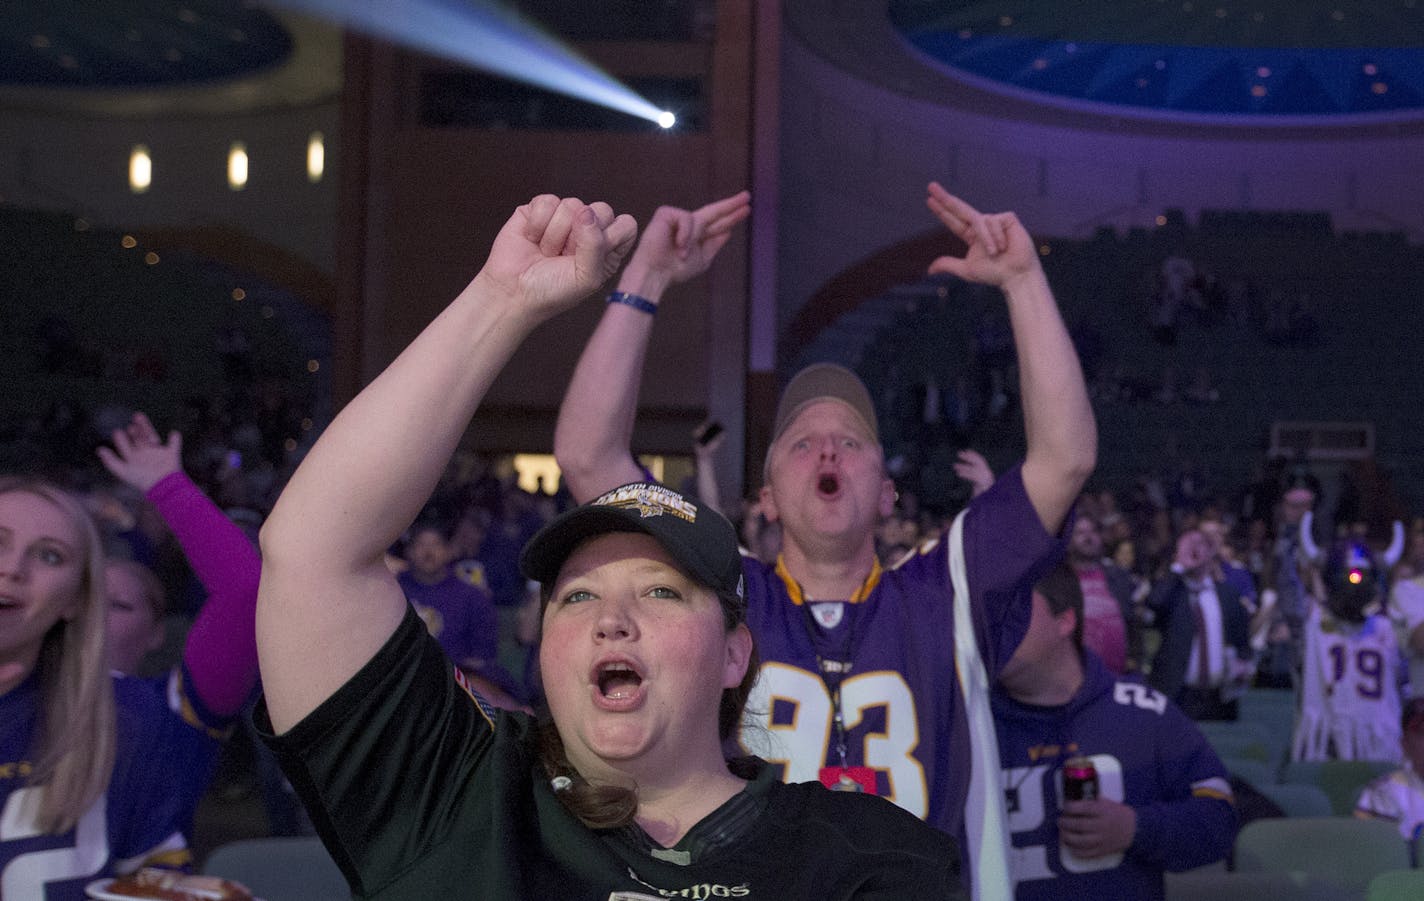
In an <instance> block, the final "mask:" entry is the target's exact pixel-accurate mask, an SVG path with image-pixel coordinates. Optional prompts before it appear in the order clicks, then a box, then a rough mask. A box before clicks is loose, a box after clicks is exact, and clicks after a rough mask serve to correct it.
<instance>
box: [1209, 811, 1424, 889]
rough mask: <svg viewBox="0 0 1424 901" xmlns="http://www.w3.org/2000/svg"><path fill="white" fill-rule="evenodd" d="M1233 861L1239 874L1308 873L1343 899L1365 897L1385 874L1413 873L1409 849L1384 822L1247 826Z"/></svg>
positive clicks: (1291, 821) (1292, 821) (1296, 820)
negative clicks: (1404, 870)
mask: <svg viewBox="0 0 1424 901" xmlns="http://www.w3.org/2000/svg"><path fill="white" fill-rule="evenodd" d="M1234 860H1235V867H1236V871H1237V872H1241V873H1304V874H1305V875H1306V876H1307V877H1309V879H1310V880H1311V881H1312V882H1316V883H1320V884H1323V885H1333V886H1334V887H1335V890H1336V891H1337V892H1338V893H1339V896H1341V897H1347V896H1348V897H1360V896H1362V895H1363V894H1364V892H1365V889H1366V887H1367V886H1368V885H1369V883H1370V880H1371V879H1373V878H1374V877H1376V876H1378V875H1379V874H1380V873H1383V872H1386V871H1388V870H1402V869H1408V868H1409V848H1408V846H1407V845H1406V844H1405V843H1404V841H1403V840H1401V839H1400V837H1399V832H1398V831H1397V827H1396V826H1395V825H1394V824H1393V823H1390V822H1386V821H1384V820H1359V819H1355V818H1354V817H1290V818H1286V819H1267V820H1255V821H1253V822H1250V823H1247V824H1246V825H1245V826H1244V827H1242V829H1241V832H1240V833H1238V834H1237V836H1236V850H1235V858H1234Z"/></svg>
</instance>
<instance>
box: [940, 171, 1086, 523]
mask: <svg viewBox="0 0 1424 901" xmlns="http://www.w3.org/2000/svg"><path fill="white" fill-rule="evenodd" d="M925 202H926V203H927V205H928V206H929V208H930V210H931V211H933V212H934V214H935V215H936V216H938V217H939V219H940V221H941V222H943V223H944V224H945V225H946V226H947V227H948V228H949V230H950V231H952V232H953V233H954V234H955V235H957V236H958V237H959V238H960V240H962V241H964V243H965V244H966V245H967V246H968V248H969V249H968V252H967V253H966V254H965V255H964V256H963V257H953V256H944V257H940V258H939V259H937V260H935V261H934V262H933V263H932V264H931V265H930V272H932V273H948V274H950V275H955V276H958V277H959V278H962V279H964V280H966V281H971V282H976V283H978V284H984V285H994V286H996V287H998V288H999V289H1000V290H1001V291H1003V292H1004V299H1005V300H1006V301H1007V302H1008V306H1009V322H1010V324H1011V325H1012V327H1013V332H1014V346H1015V348H1016V349H1017V351H1018V365H1019V386H1020V390H1021V392H1022V395H1023V410H1024V434H1025V438H1026V441H1027V445H1028V449H1027V452H1026V455H1025V457H1024V464H1023V481H1024V489H1025V490H1026V491H1027V492H1028V497H1029V500H1030V501H1031V502H1032V503H1033V507H1034V510H1035V511H1037V513H1038V518H1039V520H1040V521H1041V522H1042V523H1043V526H1044V528H1045V529H1047V530H1048V531H1049V532H1050V533H1052V532H1057V531H1058V528H1059V527H1060V526H1061V525H1062V524H1063V518H1064V517H1065V516H1066V515H1067V513H1068V510H1069V508H1070V507H1071V506H1072V504H1073V501H1074V499H1076V498H1077V497H1078V493H1079V492H1080V491H1081V490H1082V488H1083V483H1084V482H1086V481H1087V480H1088V476H1089V475H1091V474H1092V471H1093V466H1094V465H1095V464H1096V462H1097V454H1098V430H1097V424H1096V422H1095V420H1094V418H1093V407H1092V404H1091V403H1090V402H1089V401H1088V389H1087V386H1086V385H1085V384H1084V382H1083V370H1082V367H1081V366H1079V364H1078V354H1077V352H1076V351H1075V350H1074V349H1073V342H1072V340H1070V339H1069V337H1068V329H1067V328H1065V327H1064V325H1063V317H1062V316H1061V315H1059V312H1058V304H1057V303H1056V302H1055V301H1054V299H1053V292H1052V291H1051V290H1050V289H1049V287H1048V279H1047V278H1046V277H1045V276H1044V274H1043V266H1042V265H1041V264H1040V263H1039V259H1038V249H1037V248H1036V247H1035V246H1034V243H1033V239H1032V238H1031V237H1029V234H1028V232H1027V231H1025V230H1024V227H1023V225H1021V224H1020V223H1019V220H1018V217H1017V216H1015V215H1014V214H1013V213H981V212H979V211H978V210H976V209H974V208H973V207H972V206H970V205H969V204H967V203H965V202H964V201H963V200H961V199H959V198H958V197H955V196H954V195H952V194H950V193H949V192H948V191H946V190H945V189H944V188H942V187H940V185H939V183H937V182H931V183H930V186H929V196H928V197H927V198H926V201H925Z"/></svg>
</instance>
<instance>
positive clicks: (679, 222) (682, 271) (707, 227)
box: [618, 191, 752, 304]
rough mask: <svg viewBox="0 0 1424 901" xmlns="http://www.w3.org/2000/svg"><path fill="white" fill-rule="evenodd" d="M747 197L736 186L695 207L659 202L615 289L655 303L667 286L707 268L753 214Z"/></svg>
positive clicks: (693, 276) (691, 276)
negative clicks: (681, 206)
mask: <svg viewBox="0 0 1424 901" xmlns="http://www.w3.org/2000/svg"><path fill="white" fill-rule="evenodd" d="M751 197H752V195H751V193H750V192H748V191H740V192H738V193H736V194H733V195H731V196H730V197H724V198H722V199H721V200H714V201H712V202H711V203H709V204H707V205H706V206H701V207H698V208H697V209H695V210H684V209H679V208H677V207H673V206H661V207H658V209H657V211H656V212H655V213H653V218H652V219H651V220H649V222H648V224H647V226H646V227H645V228H644V229H643V237H642V238H641V239H640V240H639V241H638V247H637V249H636V250H634V251H633V256H632V257H631V258H630V259H629V260H628V266H627V268H626V269H625V270H624V272H623V275H622V277H621V278H619V280H618V290H619V291H628V292H631V293H633V294H637V295H638V296H639V297H644V298H647V299H648V300H650V301H651V302H653V303H655V304H656V303H658V302H659V301H660V300H661V299H662V295H663V292H664V291H666V290H667V288H668V287H669V286H671V285H677V284H681V283H683V282H686V281H690V280H692V279H694V278H696V277H697V276H699V275H701V274H702V273H704V272H706V271H707V267H709V266H711V265H712V260H713V259H715V258H716V256H717V254H718V253H719V252H720V251H721V250H722V248H723V247H724V246H726V244H727V239H728V238H730V237H731V236H732V229H733V228H735V227H736V225H737V224H738V223H740V222H741V221H742V220H743V219H746V218H747V217H748V216H749V215H751V211H752V207H751Z"/></svg>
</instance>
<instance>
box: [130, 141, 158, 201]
mask: <svg viewBox="0 0 1424 901" xmlns="http://www.w3.org/2000/svg"><path fill="white" fill-rule="evenodd" d="M151 184H153V157H151V156H149V155H148V148H147V147H145V146H144V145H142V144H139V145H138V146H137V147H135V148H134V149H133V152H131V153H130V154H129V190H130V191H133V192H134V193H135V194H142V193H143V192H144V191H147V190H148V186H149V185H151Z"/></svg>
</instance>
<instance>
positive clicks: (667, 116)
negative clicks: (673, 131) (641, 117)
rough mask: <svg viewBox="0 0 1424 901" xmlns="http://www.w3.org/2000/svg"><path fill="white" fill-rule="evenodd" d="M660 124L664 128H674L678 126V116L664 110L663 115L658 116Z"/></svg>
mask: <svg viewBox="0 0 1424 901" xmlns="http://www.w3.org/2000/svg"><path fill="white" fill-rule="evenodd" d="M658 124H659V125H661V126H662V127H663V128H672V127H673V126H674V125H676V124H677V116H674V115H673V114H672V113H670V112H668V111H667V110H663V111H662V112H661V113H659V114H658Z"/></svg>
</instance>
